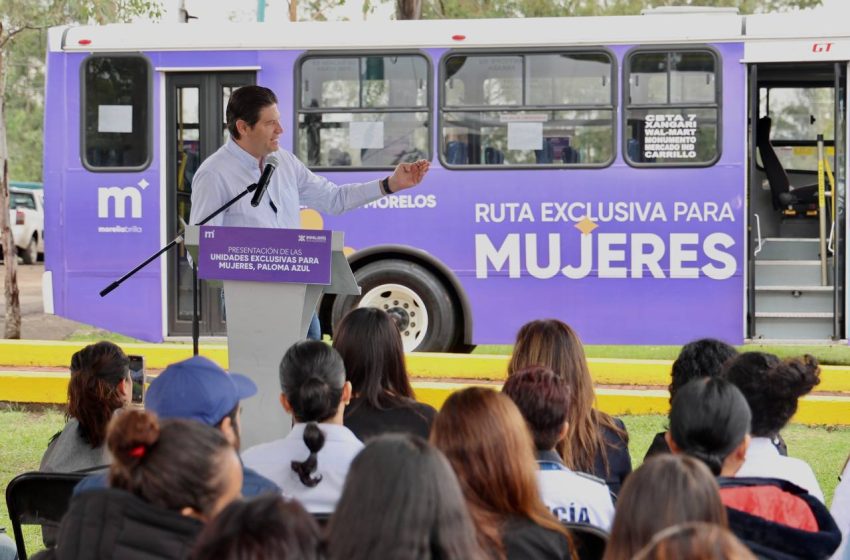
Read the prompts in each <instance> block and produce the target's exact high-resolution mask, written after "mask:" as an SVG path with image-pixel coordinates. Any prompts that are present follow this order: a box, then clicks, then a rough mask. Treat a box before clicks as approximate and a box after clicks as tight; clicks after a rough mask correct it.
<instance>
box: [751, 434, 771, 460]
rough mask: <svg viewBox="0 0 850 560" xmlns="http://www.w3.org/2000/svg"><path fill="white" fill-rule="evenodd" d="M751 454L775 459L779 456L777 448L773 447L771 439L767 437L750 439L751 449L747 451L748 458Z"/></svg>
mask: <svg viewBox="0 0 850 560" xmlns="http://www.w3.org/2000/svg"><path fill="white" fill-rule="evenodd" d="M750 453H753V454H758V455H767V456H775V457H778V456H779V450H778V449H776V446H775V445H773V442H772V441H771V440H770V438H766V437H754V438H752V439H750V447H749V448H748V449H747V456H749V455H750Z"/></svg>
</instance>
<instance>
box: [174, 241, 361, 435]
mask: <svg viewBox="0 0 850 560" xmlns="http://www.w3.org/2000/svg"><path fill="white" fill-rule="evenodd" d="M184 238H185V244H186V247H187V249H188V250H189V253H190V254H191V255H192V258H194V259H195V260H196V262H197V263H198V269H199V277H200V278H204V279H207V280H213V281H216V280H221V281H223V283H224V300H225V310H226V313H227V350H228V354H229V366H228V369H229V370H230V371H233V372H237V373H241V374H243V375H247V376H248V377H250V378H251V380H253V381H254V383H256V384H257V389H258V391H257V395H255V396H254V397H251V398H248V399H245V400H244V401H242V416H241V433H240V435H241V440H242V448H243V449H247V448H248V447H251V446H253V445H256V444H258V443H264V442H268V441H272V440H275V439H279V438H281V437H284V436H285V435H286V434H287V433H289V430H290V429H291V427H292V419H291V418H290V417H289V415H288V414H287V413H286V411H284V410H283V407H282V406H281V404H280V392H281V390H280V378H279V374H278V368H279V366H280V360H281V358H283V355H284V353H285V352H286V350H287V349H288V348H289V347H290V346H291V345H292V344H294V343H295V342H298V341H300V340H304V339H305V338H306V336H307V329H308V327H309V326H310V321H311V319H312V316H313V313H314V312H315V310H316V305H317V304H318V302H319V298H320V297H321V295H322V294H323V293H327V294H340V295H348V294H353V295H358V294H360V287H359V286H358V285H357V282H356V281H355V279H354V274H353V273H352V271H351V267H350V266H349V265H348V260H347V259H346V258H345V255H344V254H343V252H342V248H343V234H342V232H337V231H334V232H331V231H326V230H289V229H271V228H269V229H266V228H237V227H222V226H201V227H198V226H188V227H187V228H186V231H185V234H184Z"/></svg>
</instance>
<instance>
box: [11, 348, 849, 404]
mask: <svg viewBox="0 0 850 560" xmlns="http://www.w3.org/2000/svg"><path fill="white" fill-rule="evenodd" d="M85 345H86V343H84V342H55V341H24V340H2V341H0V367H2V366H13V367H68V364H69V363H70V362H71V355H73V354H74V352H76V351H77V350H79V349H81V348H82V347H84V346H85ZM119 346H121V347H122V348H123V349H124V351H125V352H126V353H128V354H141V355H143V356H144V357H145V364H146V365H147V367H148V368H151V369H162V368H165V367H166V366H168V365H169V364H172V363H174V362H178V361H180V360H184V359H186V358H189V357H191V356H192V346H191V345H189V344H173V343H162V344H145V343H121V344H119ZM201 355H203V356H206V357H208V358H210V359H211V360H213V361H214V362H216V363H218V364H219V365H220V366H222V367H224V368H226V367H227V364H228V361H227V346H226V345H223V344H218V345H203V346H201ZM509 358H510V357H509V356H493V355H483V354H472V355H469V354H437V353H421V354H417V353H412V354H408V355H407V367H408V370H409V371H410V374H411V376H413V377H423V378H428V379H466V380H469V381H490V380H492V381H500V380H503V379H504V378H505V376H506V373H507V369H508V360H509ZM672 364H673V362H672V361H670V360H625V359H615V358H590V359H588V365H589V367H590V373H591V375H592V376H593V380H594V382H595V383H596V384H598V385H639V386H660V387H665V386H667V384H668V383H670V368H671V366H672ZM815 390H816V391H818V392H832V393H850V367H847V366H823V367H822V368H821V382H820V384H819V385H818V386H817V387H816V389H815Z"/></svg>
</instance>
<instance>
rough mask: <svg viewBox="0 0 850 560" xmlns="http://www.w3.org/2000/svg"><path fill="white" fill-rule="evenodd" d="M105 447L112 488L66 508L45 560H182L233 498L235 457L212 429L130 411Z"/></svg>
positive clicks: (238, 479) (238, 472) (237, 473)
mask: <svg viewBox="0 0 850 560" xmlns="http://www.w3.org/2000/svg"><path fill="white" fill-rule="evenodd" d="M107 442H108V446H109V450H110V452H111V453H112V457H113V461H112V465H111V466H110V467H109V479H110V480H109V482H110V488H106V489H101V490H93V491H91V492H85V493H83V494H80V495H78V496H76V497H75V498H73V499H72V500H71V506H70V508H69V510H68V513H67V514H66V515H65V517H64V518H63V520H62V523H61V524H60V526H59V534H58V546H57V547H56V548H55V549H52V550H51V551H50V552H49V553H48V554H47V555H45V557H46V558H57V559H59V560H66V559H67V560H72V559H73V560H89V559H91V560H95V559H98V560H99V559H101V558H126V559H134V558H135V559H140V558H158V559H165V560H168V559H172V558H173V559H183V558H186V557H187V556H188V554H189V551H190V550H191V549H192V546H193V544H194V541H195V539H196V537H197V535H198V533H199V531H200V530H201V528H202V526H203V524H204V523H206V522H207V521H209V520H210V519H212V518H213V517H214V516H215V515H216V514H217V513H218V512H219V511H221V510H222V509H224V507H225V506H227V505H228V504H229V503H230V502H231V501H233V500H234V499H235V498H237V497H239V489H240V488H241V486H242V469H241V465H240V464H239V457H238V456H237V455H236V451H235V450H234V449H233V445H231V444H230V442H228V441H227V439H226V438H225V437H224V435H222V433H221V432H220V431H218V430H216V429H214V428H211V427H209V426H204V425H203V424H201V423H199V422H192V421H188V420H163V421H162V422H160V421H158V420H157V417H156V415H155V414H153V413H150V412H142V411H138V410H128V411H126V412H125V413H124V414H121V415H119V416H117V417H116V418H115V420H114V421H113V423H112V425H111V427H110V430H109V435H108V438H107Z"/></svg>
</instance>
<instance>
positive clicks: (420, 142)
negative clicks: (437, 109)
mask: <svg viewBox="0 0 850 560" xmlns="http://www.w3.org/2000/svg"><path fill="white" fill-rule="evenodd" d="M299 70H300V71H299V78H298V79H299V87H298V92H299V100H298V105H297V107H298V109H297V119H298V123H297V137H296V143H295V153H296V155H297V156H298V157H299V158H300V159H301V160H302V161H304V162H305V163H306V164H307V165H308V166H309V167H310V168H313V169H316V168H328V167H330V168H339V167H360V168H365V167H369V168H393V167H395V166H396V165H398V164H399V163H402V162H410V161H416V160H418V159H430V157H431V154H430V145H431V143H430V122H429V121H430V112H429V107H428V105H429V95H428V92H429V91H430V88H429V80H428V76H429V68H428V61H427V59H426V58H425V57H424V56H422V55H420V54H416V53H406V54H403V53H399V54H381V55H344V56H343V55H336V56H318V55H308V56H307V57H304V58H303V59H302V60H301V63H300V67H299Z"/></svg>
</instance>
